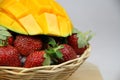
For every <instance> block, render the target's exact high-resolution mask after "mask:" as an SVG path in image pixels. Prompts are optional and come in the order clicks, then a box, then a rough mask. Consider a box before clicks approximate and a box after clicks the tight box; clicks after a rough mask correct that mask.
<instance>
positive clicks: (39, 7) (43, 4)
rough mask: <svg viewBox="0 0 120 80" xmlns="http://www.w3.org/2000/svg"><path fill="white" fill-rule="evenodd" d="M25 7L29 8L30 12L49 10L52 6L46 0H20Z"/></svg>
mask: <svg viewBox="0 0 120 80" xmlns="http://www.w3.org/2000/svg"><path fill="white" fill-rule="evenodd" d="M20 1H21V2H22V3H23V4H24V5H25V6H26V7H28V8H29V9H30V10H31V13H34V14H36V13H43V12H51V10H52V7H51V5H50V4H49V2H48V0H20Z"/></svg>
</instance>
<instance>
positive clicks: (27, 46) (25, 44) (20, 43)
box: [14, 35, 42, 56]
mask: <svg viewBox="0 0 120 80" xmlns="http://www.w3.org/2000/svg"><path fill="white" fill-rule="evenodd" d="M14 46H15V47H16V48H17V49H18V51H19V52H20V53H21V54H22V55H24V56H28V55H29V54H30V53H32V52H34V51H38V50H40V49H41V48H42V41H41V39H40V38H38V37H36V36H26V35H18V36H17V37H16V39H15V41H14Z"/></svg>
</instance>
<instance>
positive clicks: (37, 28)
mask: <svg viewBox="0 0 120 80" xmlns="http://www.w3.org/2000/svg"><path fill="white" fill-rule="evenodd" d="M0 12H1V16H0V20H1V21H0V25H3V26H5V27H7V28H8V29H10V30H13V31H14V32H17V33H22V34H26V35H39V34H44V35H52V36H61V37H66V36H68V35H71V34H72V29H73V26H72V22H71V21H70V18H69V16H68V15H67V13H66V11H65V9H64V8H63V7H62V6H61V5H60V4H58V3H57V2H56V0H2V1H0ZM3 12H4V15H3ZM4 17H5V18H4Z"/></svg>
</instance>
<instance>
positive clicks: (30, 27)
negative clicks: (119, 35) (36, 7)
mask: <svg viewBox="0 0 120 80" xmlns="http://www.w3.org/2000/svg"><path fill="white" fill-rule="evenodd" d="M19 22H20V23H21V25H23V26H24V28H25V29H26V30H27V32H28V33H29V34H30V35H36V34H42V33H43V31H42V29H41V27H40V26H39V24H38V23H37V22H36V20H35V18H34V17H33V15H32V14H29V15H27V16H25V17H23V18H20V19H19Z"/></svg>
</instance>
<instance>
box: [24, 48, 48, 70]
mask: <svg viewBox="0 0 120 80" xmlns="http://www.w3.org/2000/svg"><path fill="white" fill-rule="evenodd" d="M47 58H48V59H47ZM45 61H48V64H47V63H46V62H45ZM42 65H50V58H49V57H47V55H46V52H45V51H44V50H41V51H35V52H33V53H31V54H30V55H29V56H27V58H26V61H25V65H24V67H26V68H31V67H37V66H42Z"/></svg>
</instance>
